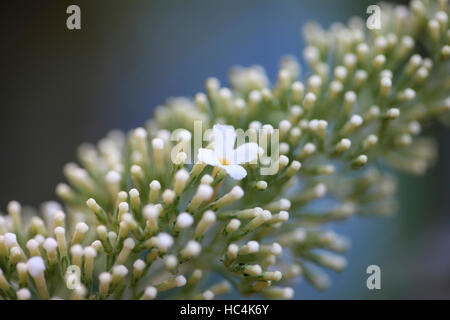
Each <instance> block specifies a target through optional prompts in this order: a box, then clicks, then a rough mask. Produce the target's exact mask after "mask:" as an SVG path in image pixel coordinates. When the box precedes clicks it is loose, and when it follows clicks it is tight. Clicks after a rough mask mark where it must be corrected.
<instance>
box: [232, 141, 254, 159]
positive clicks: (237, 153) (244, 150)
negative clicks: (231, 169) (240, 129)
mask: <svg viewBox="0 0 450 320" xmlns="http://www.w3.org/2000/svg"><path fill="white" fill-rule="evenodd" d="M258 151H259V146H258V144H256V143H254V142H249V143H245V144H243V145H241V146H239V147H238V148H237V149H236V150H234V151H233V157H232V158H231V160H232V161H233V162H232V163H234V164H241V163H247V162H252V161H253V160H255V159H256V158H257V157H258Z"/></svg>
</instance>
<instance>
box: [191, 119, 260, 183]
mask: <svg viewBox="0 0 450 320" xmlns="http://www.w3.org/2000/svg"><path fill="white" fill-rule="evenodd" d="M213 136H214V150H211V149H203V148H201V149H199V150H198V159H199V160H200V161H202V162H204V163H206V164H209V165H210V166H214V167H219V168H222V169H224V170H225V171H226V172H227V174H229V175H230V176H231V177H232V178H233V179H235V180H241V179H243V178H244V177H245V176H246V175H247V171H246V170H245V169H244V168H243V167H242V166H240V164H243V163H248V162H251V161H253V160H255V159H256V158H257V156H258V150H259V146H258V144H256V143H253V142H250V143H245V144H243V145H241V146H239V147H238V148H236V149H234V144H235V142H236V131H235V130H234V128H233V126H226V125H220V124H216V125H214V127H213Z"/></svg>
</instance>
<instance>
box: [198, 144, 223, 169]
mask: <svg viewBox="0 0 450 320" xmlns="http://www.w3.org/2000/svg"><path fill="white" fill-rule="evenodd" d="M197 158H198V160H200V161H202V162H204V163H206V164H209V165H210V166H218V165H220V162H219V160H217V156H216V154H215V152H214V151H213V150H211V149H205V148H200V149H198V155H197Z"/></svg>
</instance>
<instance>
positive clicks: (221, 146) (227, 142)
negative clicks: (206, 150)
mask: <svg viewBox="0 0 450 320" xmlns="http://www.w3.org/2000/svg"><path fill="white" fill-rule="evenodd" d="M213 134H214V152H215V153H216V155H217V158H218V159H228V158H231V157H232V154H233V149H234V143H235V141H236V131H235V130H234V127H233V126H226V125H222V124H215V125H214V127H213Z"/></svg>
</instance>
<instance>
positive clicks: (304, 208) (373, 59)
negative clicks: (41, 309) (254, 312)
mask: <svg viewBox="0 0 450 320" xmlns="http://www.w3.org/2000/svg"><path fill="white" fill-rule="evenodd" d="M401 8H402V9H401V15H400V16H393V15H394V14H396V13H395V12H398V11H396V10H391V9H392V8H391V7H390V6H389V5H387V7H386V8H385V10H383V12H382V14H383V15H384V16H385V17H386V18H387V19H384V20H383V21H384V22H383V27H382V28H381V29H380V30H366V29H364V23H362V21H360V20H358V19H356V18H355V19H352V20H351V21H350V23H349V24H348V26H344V25H340V26H339V27H336V26H333V27H331V29H330V30H324V29H322V28H321V27H320V26H318V25H317V24H309V25H307V26H306V27H305V32H304V34H305V38H306V42H307V47H306V49H305V50H304V57H305V59H306V61H307V62H308V63H309V65H310V67H311V71H312V74H310V75H309V76H307V77H306V78H305V79H304V81H302V80H301V79H299V75H300V66H299V64H298V63H297V62H296V60H295V59H294V58H293V57H291V56H289V57H287V58H284V59H283V60H282V62H281V64H280V71H279V73H278V78H277V79H276V82H275V84H274V86H273V88H270V87H269V80H268V77H267V74H266V73H265V71H264V69H263V68H262V67H260V66H252V67H249V68H244V67H236V68H233V70H232V72H231V73H230V84H231V88H226V87H222V86H221V84H220V82H219V80H218V79H216V78H209V79H207V81H206V84H205V87H206V90H205V91H206V92H205V93H198V94H197V95H196V96H195V99H194V100H193V101H192V100H190V99H187V98H174V99H171V100H169V101H168V102H167V104H166V105H165V106H162V107H158V108H157V109H156V110H155V115H154V118H153V119H152V120H151V121H149V122H148V123H147V124H146V126H145V127H142V128H137V129H135V130H132V131H130V132H129V134H128V135H125V134H123V133H121V132H118V131H113V132H111V133H110V134H108V135H107V136H106V137H105V138H103V139H102V140H101V141H100V142H99V143H98V146H94V145H89V144H85V145H83V146H82V147H80V150H79V158H80V163H81V166H80V165H77V164H75V163H70V164H68V165H66V166H65V168H64V174H65V176H66V179H67V181H68V184H64V183H62V184H59V185H58V186H57V188H56V193H57V194H58V196H59V197H60V198H61V199H62V200H63V201H64V203H65V206H64V209H63V207H62V206H60V205H58V204H57V203H47V204H46V205H43V206H42V218H41V217H39V216H34V217H31V218H28V217H27V216H25V215H23V212H22V211H23V210H22V207H21V205H20V204H19V203H18V202H16V201H12V202H10V203H9V205H8V206H7V213H8V215H7V216H0V297H1V298H3V299H20V300H26V299H35V298H42V299H48V298H52V297H55V295H56V294H57V295H58V297H59V296H61V297H63V298H72V299H122V298H124V299H141V300H151V299H157V298H159V297H166V298H185V299H206V300H209V299H213V298H216V297H218V296H219V297H220V295H222V294H226V293H228V292H229V291H230V290H231V288H234V289H235V290H237V291H238V292H239V293H241V294H243V295H249V294H258V295H260V296H262V297H266V298H273V299H290V298H292V297H293V296H294V291H293V289H292V288H291V287H289V286H290V283H291V282H290V280H292V278H295V277H298V276H302V277H304V278H305V279H306V280H307V281H308V282H309V283H311V284H312V285H313V286H315V287H317V288H318V289H320V290H322V289H325V288H326V286H328V285H329V278H328V277H327V276H326V274H325V273H323V272H322V271H321V269H320V268H312V267H311V264H315V265H316V266H319V267H322V268H326V269H330V270H333V271H336V272H340V271H342V270H343V269H344V268H345V266H346V264H347V261H346V259H345V258H344V256H343V255H342V254H343V253H344V252H345V250H347V248H348V240H347V239H346V238H345V237H343V236H341V235H338V234H336V233H334V232H333V231H329V230H328V231H327V230H324V229H323V228H322V225H324V224H326V223H328V222H332V221H335V220H342V219H346V218H348V217H350V216H352V215H355V214H359V215H377V214H378V215H386V214H390V213H392V212H393V211H394V209H395V201H394V199H393V195H394V192H395V184H394V182H393V179H392V176H390V175H388V174H385V173H384V172H382V171H380V170H379V169H378V166H377V167H375V166H373V165H372V163H373V161H374V160H376V161H384V162H385V163H386V164H388V165H391V166H393V167H395V168H399V169H402V170H406V171H409V172H412V173H418V174H421V173H423V172H424V171H425V169H426V168H427V167H428V166H429V165H430V164H431V163H432V162H433V159H434V155H435V149H434V148H435V146H434V144H433V143H431V142H430V141H429V140H426V139H424V138H421V137H420V136H419V133H420V132H421V122H422V121H423V120H427V119H429V118H431V117H436V116H445V115H446V116H448V112H449V111H450V97H448V88H446V83H448V74H445V73H442V72H439V70H440V69H444V68H441V67H440V66H442V65H444V64H447V66H448V58H449V56H450V49H449V45H450V43H449V39H450V38H449V31H448V6H447V1H445V0H444V1H439V2H438V3H435V2H430V1H421V0H415V1H412V2H411V6H410V9H407V8H406V7H401ZM398 19H402V21H408V23H399V22H398V21H397V20H398ZM385 20H386V21H385ZM416 43H420V47H421V50H420V52H422V53H423V52H426V56H421V55H419V54H418V53H417V51H418V50H415V48H416V47H417V46H416ZM330 56H331V57H332V59H329V57H330ZM429 79H433V90H428V88H429V86H430V85H429V84H428V81H427V80H429ZM198 123H200V124H201V126H200V128H201V129H200V133H201V135H203V134H205V136H206V135H207V132H208V131H209V134H210V136H209V139H205V140H206V141H207V142H206V143H204V140H203V139H200V140H201V141H200V143H201V145H200V146H197V147H198V148H197V149H196V154H195V155H194V154H191V144H195V143H196V141H197V140H196V137H195V129H196V127H195V126H196V124H198ZM225 124H226V125H225ZM208 129H210V130H208ZM239 130H242V132H245V134H247V136H245V134H244V136H245V137H244V138H245V139H240V138H242V137H240V136H239V135H238V131H239ZM254 134H256V135H255V136H257V138H258V139H259V140H258V139H253V138H254ZM247 138H248V139H247ZM247 140H249V141H248V142H247ZM271 141H275V142H276V143H275V144H273V143H270V142H271ZM197 150H198V151H197ZM269 154H271V155H272V156H273V157H271V158H270V157H269V156H268V155H269ZM189 159H194V161H193V163H189V161H188V160H189ZM268 159H270V161H268ZM330 204H331V205H330ZM211 272H214V273H215V274H217V275H220V276H222V277H223V278H226V279H227V280H226V281H220V282H219V283H217V284H212V285H211V284H210V281H209V279H208V275H209V274H210V273H211ZM69 280H70V281H69Z"/></svg>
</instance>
